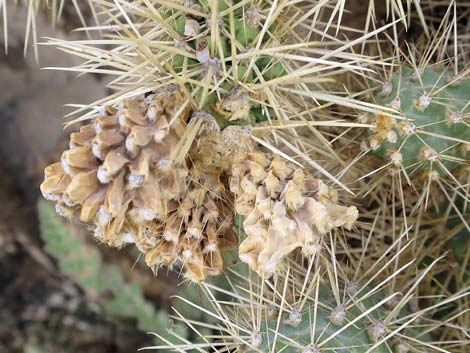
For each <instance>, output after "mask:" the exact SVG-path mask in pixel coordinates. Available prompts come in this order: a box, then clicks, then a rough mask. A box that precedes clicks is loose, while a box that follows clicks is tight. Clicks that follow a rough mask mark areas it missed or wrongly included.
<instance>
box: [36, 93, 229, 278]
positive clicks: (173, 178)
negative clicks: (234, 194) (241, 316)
mask: <svg viewBox="0 0 470 353" xmlns="http://www.w3.org/2000/svg"><path fill="white" fill-rule="evenodd" d="M182 107H184V97H183V95H182V94H181V92H180V91H179V90H178V89H175V88H174V87H170V88H166V89H162V90H160V91H159V92H157V93H155V94H151V95H148V96H146V97H138V98H135V99H128V100H125V101H123V102H122V103H121V104H120V105H119V107H118V109H115V108H112V107H108V108H106V109H103V110H102V111H101V112H100V115H99V116H98V117H97V118H96V119H94V121H93V122H92V123H91V124H88V125H85V126H82V127H81V128H80V131H78V132H74V133H72V134H71V136H70V149H69V150H67V151H65V152H64V153H63V155H62V158H61V161H60V162H58V163H54V164H52V165H50V166H48V167H47V168H46V169H45V180H44V182H43V183H42V185H41V191H42V193H43V195H44V197H45V198H47V199H49V200H52V201H55V202H57V204H56V209H57V211H58V212H59V213H60V214H62V215H64V216H67V217H71V216H72V215H74V214H78V215H79V216H80V219H81V221H83V222H87V223H90V224H91V225H92V227H93V229H94V234H95V236H96V237H97V238H99V239H100V240H101V241H103V242H105V243H107V244H108V245H110V246H115V247H121V246H123V245H125V244H128V243H135V244H136V246H137V248H138V249H139V250H140V251H141V252H143V253H144V254H145V260H146V262H147V264H148V265H149V266H151V267H152V268H157V267H158V266H161V265H168V266H173V265H177V264H178V265H184V267H185V268H186V270H187V271H186V273H187V275H188V276H189V277H190V278H191V279H193V280H195V281H201V280H204V279H205V278H206V277H207V275H213V274H218V273H221V272H222V271H223V269H224V264H223V258H222V255H223V252H224V251H226V250H227V249H230V248H232V247H234V246H235V245H236V243H237V237H236V235H235V233H234V232H233V230H232V224H233V211H232V208H233V205H232V200H231V194H230V193H229V192H228V190H227V188H226V186H225V185H226V184H227V176H226V175H225V170H226V169H227V166H226V165H225V164H224V163H223V162H222V152H221V151H220V146H219V145H221V143H220V132H219V131H217V130H216V129H215V130H214V129H213V128H211V129H202V132H201V133H200V134H199V136H198V137H197V138H196V139H195V142H194V146H192V147H191V149H190V152H189V153H188V155H187V156H186V158H183V159H182V162H179V163H177V162H173V161H172V158H171V153H172V151H174V150H176V148H177V145H178V143H179V142H180V141H181V140H182V138H183V136H184V133H185V131H186V123H187V121H188V119H189V115H190V110H189V109H188V108H182ZM205 124H208V123H207V122H206V123H205ZM203 126H204V125H203ZM208 151H210V153H208Z"/></svg>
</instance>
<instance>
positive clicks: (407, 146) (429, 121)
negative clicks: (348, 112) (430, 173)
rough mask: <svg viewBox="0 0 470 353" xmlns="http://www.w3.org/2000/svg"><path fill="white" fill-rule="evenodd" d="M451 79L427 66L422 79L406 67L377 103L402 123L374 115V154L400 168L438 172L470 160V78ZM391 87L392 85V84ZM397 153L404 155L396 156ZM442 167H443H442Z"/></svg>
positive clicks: (390, 83)
mask: <svg viewBox="0 0 470 353" xmlns="http://www.w3.org/2000/svg"><path fill="white" fill-rule="evenodd" d="M452 79H453V75H452V73H451V72H448V71H445V70H444V69H440V68H427V69H425V70H424V71H423V72H422V74H421V76H420V77H419V78H418V77H417V75H416V71H415V70H413V69H411V68H408V67H404V68H403V70H402V72H401V74H394V75H393V77H392V81H391V82H386V83H384V88H383V90H382V92H381V93H379V94H378V95H377V97H376V101H377V103H378V104H380V105H383V106H388V107H393V108H395V109H397V110H399V111H400V112H401V114H402V115H403V117H404V118H405V119H404V120H400V119H396V120H394V119H391V118H388V117H386V116H377V117H376V126H377V127H376V128H374V129H373V132H372V135H371V136H370V139H369V142H370V145H371V148H372V150H373V151H372V153H374V154H376V155H378V156H380V157H382V158H384V159H386V160H390V159H391V160H392V162H393V163H394V164H395V165H399V164H400V165H402V166H403V167H404V168H406V169H407V170H408V171H419V172H422V171H426V170H430V166H431V163H432V170H436V171H437V172H438V173H439V174H441V175H443V174H445V173H446V172H445V170H444V168H442V165H443V166H444V167H445V168H446V169H447V170H449V171H451V170H453V169H455V168H456V167H458V166H459V165H462V164H463V163H468V161H469V160H470V149H468V146H469V145H468V144H466V143H462V141H469V142H470V127H469V125H468V114H469V113H470V105H468V102H469V100H470V80H469V79H460V80H456V82H453V83H452V84H449V82H451V81H452ZM390 85H391V86H390ZM395 151H397V152H399V153H400V154H401V155H397V154H395V155H394V154H393V153H394V152H395ZM441 163H442V165H441Z"/></svg>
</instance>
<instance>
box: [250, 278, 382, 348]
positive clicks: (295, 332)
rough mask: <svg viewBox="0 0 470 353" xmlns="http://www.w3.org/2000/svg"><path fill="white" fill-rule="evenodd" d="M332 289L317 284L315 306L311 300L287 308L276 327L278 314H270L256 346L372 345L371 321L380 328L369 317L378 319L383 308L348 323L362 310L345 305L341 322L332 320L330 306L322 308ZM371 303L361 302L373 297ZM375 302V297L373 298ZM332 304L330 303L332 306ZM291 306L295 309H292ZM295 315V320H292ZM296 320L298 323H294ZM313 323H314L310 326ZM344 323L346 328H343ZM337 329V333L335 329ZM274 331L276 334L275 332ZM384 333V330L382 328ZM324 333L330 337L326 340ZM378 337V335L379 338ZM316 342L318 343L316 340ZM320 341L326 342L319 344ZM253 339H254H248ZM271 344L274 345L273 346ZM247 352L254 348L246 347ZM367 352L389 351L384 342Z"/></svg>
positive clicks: (340, 346)
mask: <svg viewBox="0 0 470 353" xmlns="http://www.w3.org/2000/svg"><path fill="white" fill-rule="evenodd" d="M332 298H334V296H333V293H332V292H330V291H329V290H327V289H326V288H325V287H321V289H320V296H319V305H318V306H317V307H316V308H315V306H314V305H313V304H312V303H311V304H310V306H306V307H305V308H304V309H303V311H302V313H301V314H299V312H295V311H291V312H290V313H283V315H282V317H281V321H280V325H279V328H278V329H277V330H276V327H277V324H278V317H277V315H274V317H273V318H272V319H271V320H269V321H268V322H267V324H266V321H265V322H264V323H262V327H261V329H260V331H259V333H260V336H259V337H258V339H259V341H258V342H261V346H260V347H259V349H260V350H261V351H262V352H273V351H274V352H285V353H299V352H308V353H320V352H330V351H332V352H336V353H365V352H369V349H371V347H373V346H374V341H373V340H372V339H371V337H369V336H370V334H369V332H371V330H373V327H374V325H378V326H377V327H378V328H379V329H380V325H381V324H380V321H376V323H375V324H373V323H372V322H371V320H370V318H374V319H377V320H379V319H380V318H381V317H384V316H385V310H384V309H383V308H382V307H380V308H379V309H378V310H377V311H375V312H373V313H371V314H370V315H368V316H364V317H363V318H361V319H360V320H358V321H356V322H355V323H354V324H352V325H350V324H349V325H348V323H350V322H351V321H352V320H354V319H355V318H356V317H358V316H360V315H361V314H362V313H363V311H364V310H361V309H360V308H359V306H360V304H359V305H358V306H353V307H352V308H348V310H347V312H345V317H344V320H343V322H342V323H340V324H339V323H335V324H333V323H332V321H333V320H331V319H330V317H331V315H332V312H333V311H332V310H326V309H325V305H332V304H333V303H332ZM369 301H370V302H371V303H369V302H367V303H365V302H364V303H363V306H364V307H365V306H366V305H373V304H377V303H375V302H374V300H369ZM377 302H378V301H377ZM332 307H333V308H334V306H332ZM294 310H295V309H294ZM296 316H297V320H299V321H300V322H299V321H297V322H296ZM297 323H298V324H297ZM314 325H315V326H314ZM345 326H346V328H344V327H345ZM339 330H341V332H340V333H338V331H339ZM276 332H277V335H276ZM384 335H385V332H384ZM328 337H333V338H332V339H331V340H328V341H327V338H328ZM381 338H382V337H379V340H380V339H381ZM316 342H319V343H316ZM323 342H326V343H324V344H323ZM252 343H255V342H252ZM273 348H274V349H273ZM247 352H255V350H248V351H247ZM370 352H371V353H389V350H388V348H387V346H386V344H385V343H383V344H380V345H378V346H377V347H375V348H374V349H372V350H370Z"/></svg>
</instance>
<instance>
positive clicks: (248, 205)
mask: <svg viewBox="0 0 470 353" xmlns="http://www.w3.org/2000/svg"><path fill="white" fill-rule="evenodd" d="M230 190H231V191H232V192H233V193H234V194H235V209H236V211H237V212H238V213H239V214H240V215H242V216H244V217H245V219H244V222H243V229H244V231H245V233H246V235H247V238H246V239H245V240H244V241H243V242H242V243H241V244H240V259H241V260H242V261H244V262H246V263H248V264H249V266H250V267H251V269H253V270H255V271H256V272H258V273H260V274H262V275H264V276H270V275H271V274H273V273H274V272H275V271H276V269H277V268H278V266H279V265H280V264H281V262H282V260H283V258H284V257H285V256H287V255H288V254H290V253H291V252H292V251H294V250H295V249H297V248H301V249H302V252H303V253H304V254H305V255H311V254H314V253H316V252H318V250H319V246H320V241H321V236H322V235H324V234H326V233H327V232H329V231H330V230H332V229H334V228H337V227H340V226H344V227H346V228H351V227H352V225H353V223H354V222H355V221H356V219H357V216H358V211H357V209H356V208H355V207H354V206H352V207H344V206H340V205H338V204H337V201H338V200H337V194H336V193H335V192H334V190H332V189H330V188H329V187H328V186H327V185H326V184H324V183H323V182H322V181H320V180H317V179H315V178H314V177H313V176H312V175H311V174H310V173H309V172H308V171H306V170H305V169H302V168H299V167H297V166H296V165H294V164H293V163H290V162H287V161H286V160H284V159H283V158H281V157H279V156H277V155H274V156H273V155H271V154H267V153H264V152H260V151H251V152H238V153H237V154H236V155H235V157H234V163H233V166H232V175H231V179H230Z"/></svg>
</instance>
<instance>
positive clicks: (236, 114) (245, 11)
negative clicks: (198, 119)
mask: <svg viewBox="0 0 470 353" xmlns="http://www.w3.org/2000/svg"><path fill="white" fill-rule="evenodd" d="M215 6H217V9H214V8H213V7H215ZM185 7H186V8H188V10H180V9H177V8H173V7H171V5H168V6H163V8H162V13H163V16H164V17H165V19H166V20H167V21H168V23H169V24H170V26H172V30H173V31H172V32H173V34H172V37H173V38H172V39H173V40H174V42H175V48H176V50H178V54H176V55H172V56H171V57H169V58H167V59H166V60H163V62H164V63H165V64H164V68H165V69H166V70H168V71H169V73H170V74H172V75H174V74H175V73H176V75H178V76H180V77H181V78H182V79H183V81H182V82H184V81H186V82H187V80H185V79H186V78H188V77H190V78H191V81H192V82H204V83H205V85H206V87H207V85H208V86H209V89H208V91H209V92H204V91H205V90H204V89H203V88H202V86H200V85H197V84H194V83H187V85H188V86H191V87H188V88H189V91H193V92H195V93H194V98H195V100H196V102H197V103H198V105H199V106H200V107H202V109H203V110H205V111H207V112H209V113H210V114H212V115H213V116H215V117H216V119H217V121H218V122H219V124H220V125H221V128H224V127H226V126H228V125H240V124H244V125H247V124H254V123H256V121H257V120H258V119H254V118H253V117H254V116H259V111H260V110H261V109H262V108H265V105H267V102H264V101H263V100H262V99H261V101H260V95H256V92H255V90H253V89H250V85H251V86H253V85H257V84H265V82H266V81H271V80H274V79H276V78H279V77H281V76H285V75H287V74H288V73H287V70H286V68H285V65H284V64H283V62H282V60H280V59H276V58H275V57H273V56H271V55H267V54H259V55H256V54H254V55H255V56H254V59H251V58H246V57H245V58H241V59H240V58H238V57H237V62H236V68H237V70H235V68H234V66H235V63H234V62H233V61H232V60H233V57H234V56H235V54H236V55H238V56H240V55H243V54H246V53H250V52H252V51H253V49H254V48H255V47H256V46H257V45H258V43H259V42H261V44H262V46H261V47H260V48H259V49H261V50H262V49H263V48H264V46H265V45H269V43H270V40H271V39H272V40H273V41H275V42H279V41H281V40H283V38H284V36H287V35H288V32H286V31H284V32H285V33H284V32H283V31H282V30H281V29H282V28H283V26H284V24H283V23H279V22H282V21H280V20H276V21H274V23H272V24H271V25H270V26H269V30H268V31H266V32H264V33H263V36H262V37H260V35H261V34H262V31H261V29H262V28H263V25H264V22H263V21H264V20H265V16H266V13H267V11H269V10H270V8H271V4H270V3H269V2H258V3H257V4H254V2H246V1H245V2H240V1H230V2H229V1H223V0H221V1H215V2H211V1H207V0H199V1H198V0H192V1H186V2H185ZM214 10H215V12H214ZM198 13H199V14H198ZM213 21H217V27H216V28H217V29H216V30H215V29H214V24H213ZM169 32H170V31H169ZM174 33H176V37H175V34H174ZM169 39H170V38H169ZM234 49H235V50H236V53H234V52H232V51H233V50H234ZM252 61H253V62H252ZM248 68H249V71H248ZM209 73H211V75H212V76H211V75H210V74H209ZM209 76H211V77H209ZM238 87H242V88H243V89H244V91H246V92H247V94H249V96H250V99H249V100H248V101H247V103H243V104H245V105H248V107H247V106H243V104H242V103H238V102H235V103H234V104H224V99H225V100H227V99H231V98H233V97H231V95H232V91H231V90H232V89H233V88H238ZM203 92H204V93H203ZM253 110H257V112H253ZM273 113H274V112H273Z"/></svg>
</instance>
